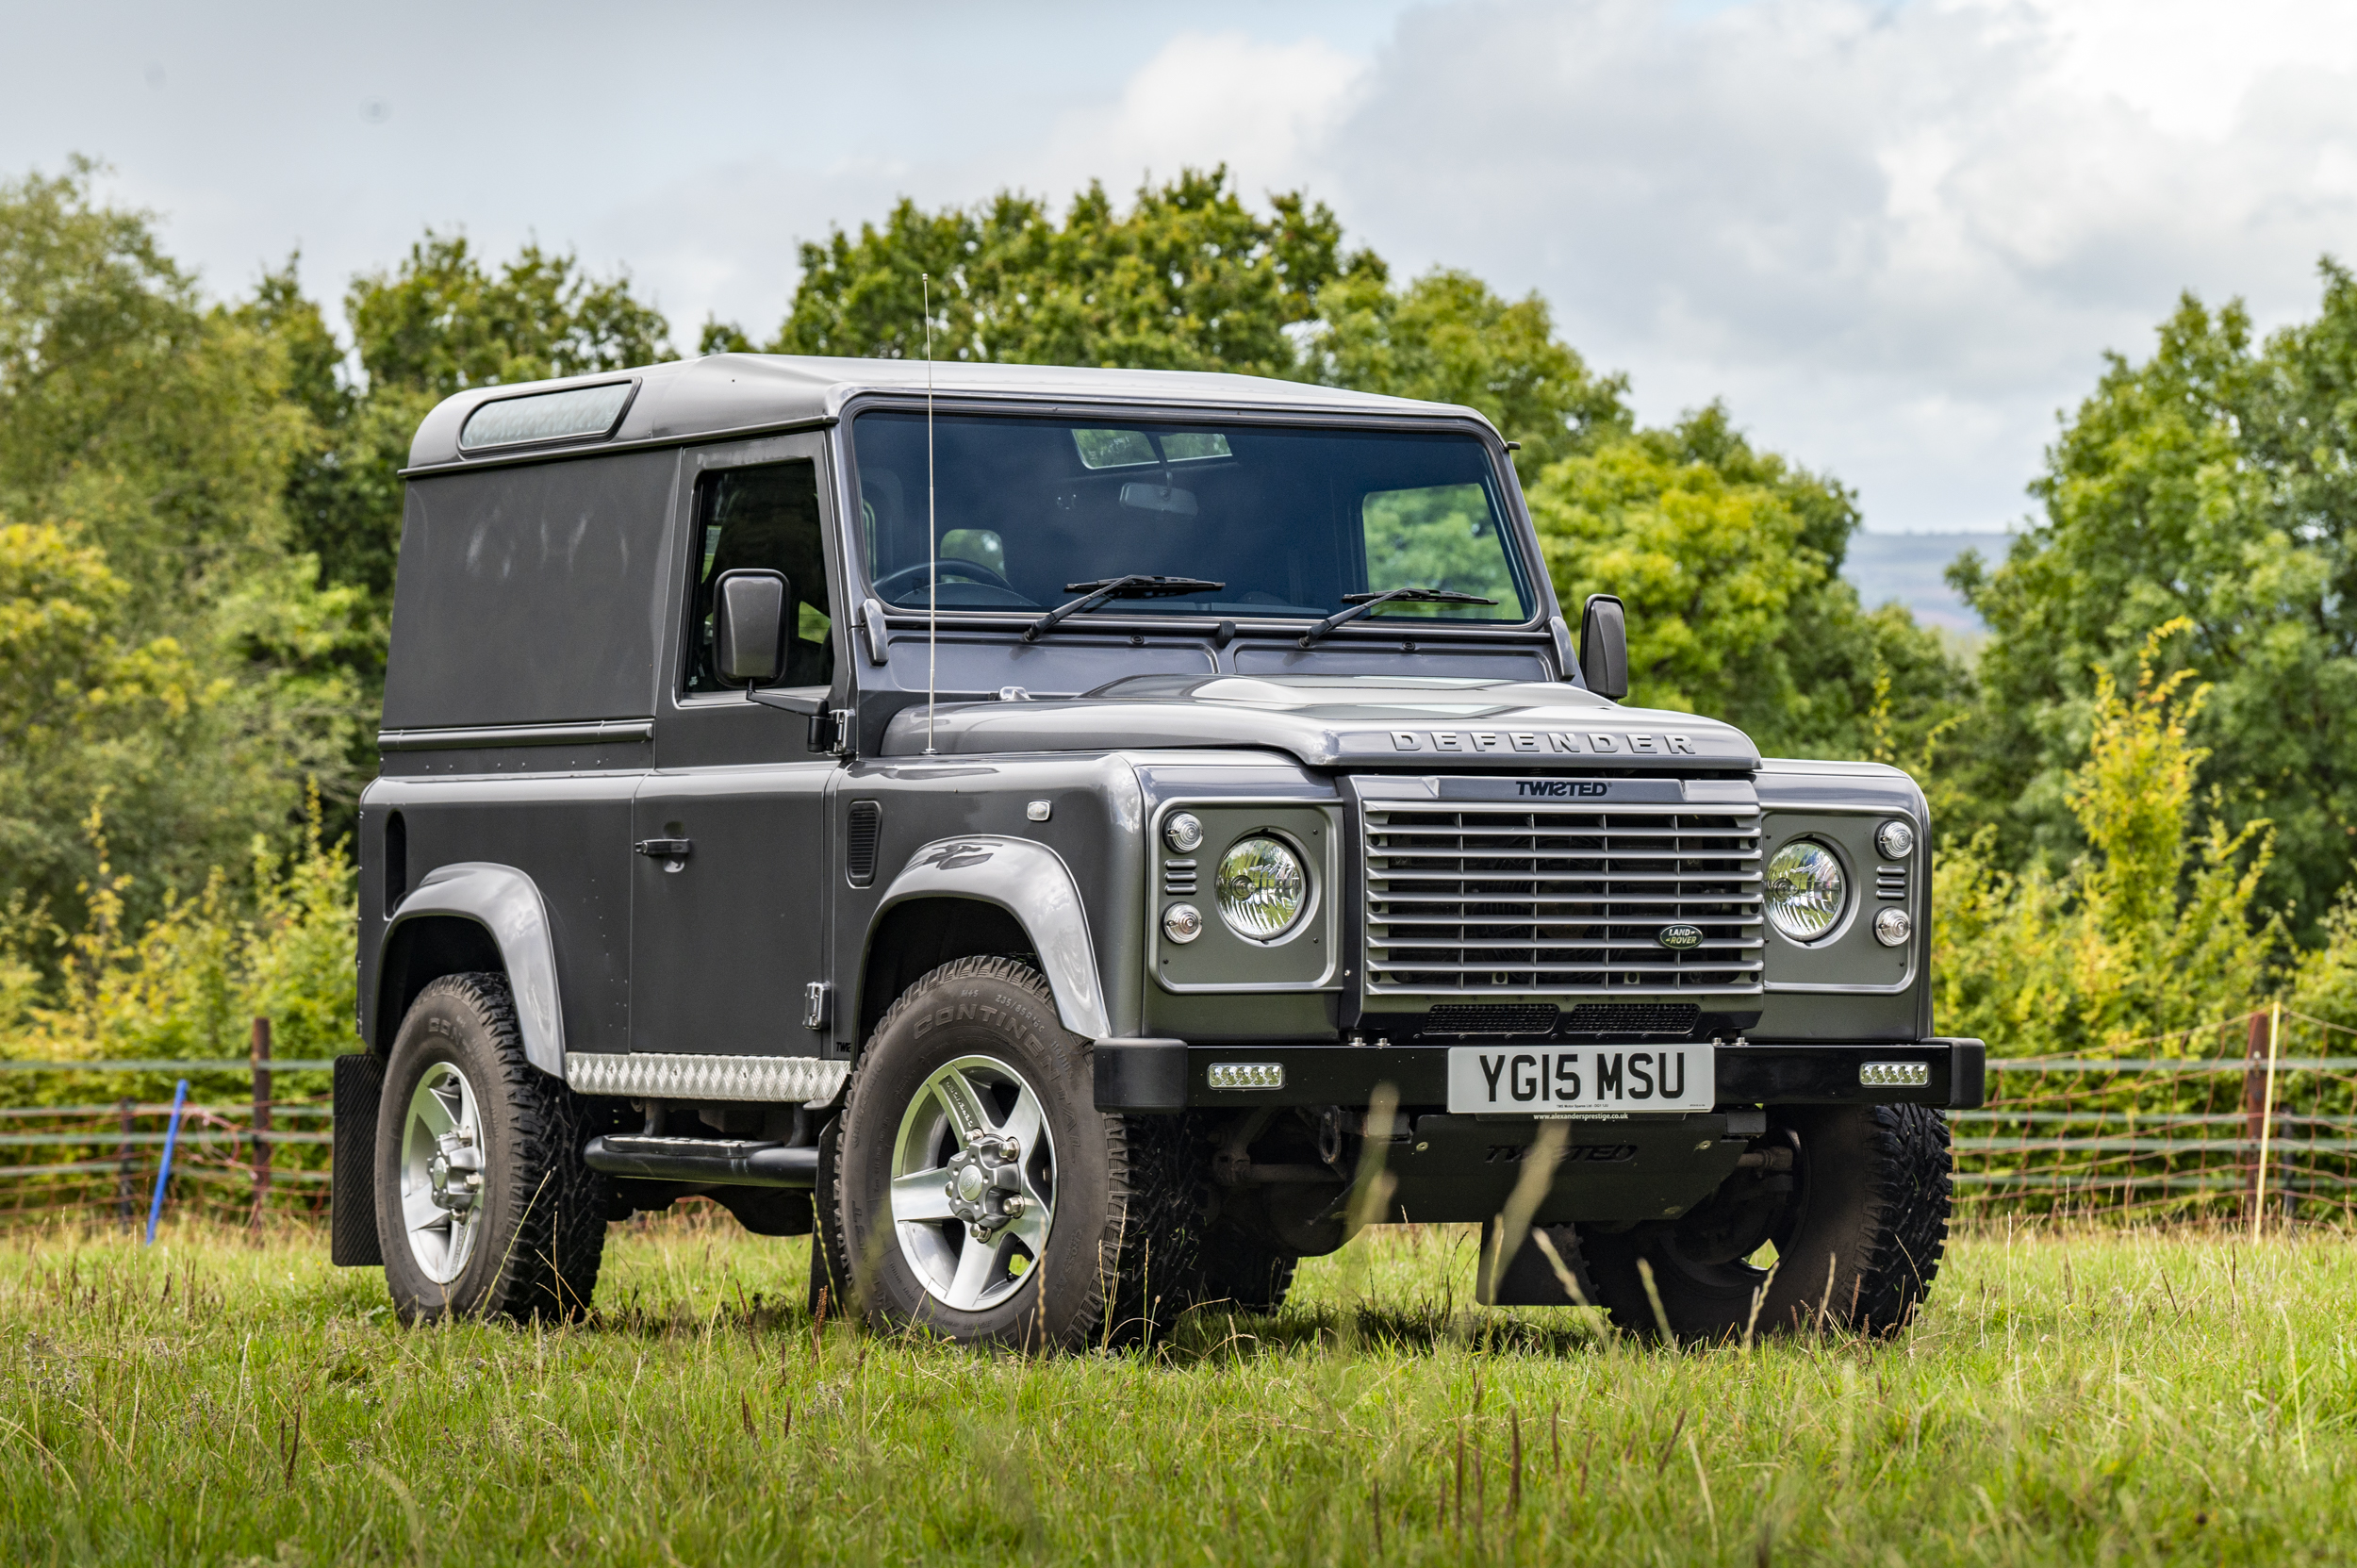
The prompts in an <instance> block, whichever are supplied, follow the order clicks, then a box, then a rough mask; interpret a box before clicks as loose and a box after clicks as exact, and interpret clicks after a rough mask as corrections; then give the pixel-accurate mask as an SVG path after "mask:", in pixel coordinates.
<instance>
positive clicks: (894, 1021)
mask: <svg viewBox="0 0 2357 1568" xmlns="http://www.w3.org/2000/svg"><path fill="white" fill-rule="evenodd" d="M1180 1120H1181V1118H1178V1117H1143V1116H1141V1117H1124V1116H1115V1115H1106V1114H1102V1113H1100V1112H1098V1111H1097V1109H1096V1088H1095V1081H1094V1076H1093V1073H1092V1070H1091V1064H1090V1061H1089V1055H1088V1044H1087V1042H1086V1041H1084V1040H1081V1039H1080V1038H1079V1037H1077V1036H1075V1035H1073V1034H1070V1033H1068V1032H1065V1030H1064V1029H1063V1025H1062V1023H1061V1022H1059V1021H1058V1018H1057V1015H1056V1004H1055V999H1054V998H1053V996H1052V995H1051V994H1050V993H1049V991H1048V988H1047V981H1046V980H1044V979H1043V978H1041V976H1040V975H1039V973H1038V972H1037V971H1036V970H1034V969H1031V968H1030V967H1028V966H1024V965H1021V964H1018V963H1016V962H1014V960H1012V959H1004V958H965V959H959V960H957V961H956V962H954V963H951V964H947V965H944V966H942V967H940V968H938V969H935V970H934V971H933V972H932V973H931V974H929V975H927V976H926V977H925V978H924V979H922V980H920V981H918V982H916V983H915V985H913V986H911V987H910V988H909V989H908V990H907V991H906V992H905V993H904V994H902V996H901V997H900V999H899V1000H898V1001H896V1002H895V1003H893V1005H892V1008H891V1010H890V1011H889V1012H887V1013H886V1014H885V1015H883V1017H882V1020H881V1021H880V1022H879V1023H878V1024H877V1026H876V1032H875V1033H874V1035H873V1036H871V1037H870V1039H869V1040H868V1043H867V1048H866V1050H865V1053H864V1054H863V1055H862V1056H861V1058H860V1062H859V1065H858V1066H857V1068H855V1069H854V1071H853V1073H852V1076H851V1081H850V1084H849V1091H848V1098H847V1100H846V1103H845V1107H844V1111H843V1114H842V1117H841V1118H840V1122H839V1133H838V1137H839V1143H838V1146H837V1148H836V1151H835V1156H834V1159H833V1161H832V1182H831V1185H832V1188H833V1197H834V1208H835V1225H834V1232H835V1234H834V1237H833V1238H832V1239H833V1240H834V1241H835V1242H836V1244H837V1245H838V1246H840V1248H841V1254H840V1256H841V1263H840V1264H839V1265H838V1266H840V1267H841V1268H842V1269H844V1270H845V1271H846V1272H848V1274H849V1279H850V1280H851V1283H852V1289H853V1293H854V1296H855V1298H856V1300H857V1302H858V1303H859V1305H860V1306H861V1308H862V1309H863V1310H864V1312H865V1315H866V1318H867V1321H868V1322H869V1324H870V1325H871V1326H872V1327H875V1328H878V1329H896V1328H900V1327H903V1326H916V1327H922V1328H925V1329H931V1330H932V1331H934V1332H936V1333H939V1334H941V1335H943V1336H945V1337H947V1338H948V1339H951V1340H954V1341H957V1342H959V1343H961V1344H989V1345H1008V1346H1013V1347H1017V1348H1031V1347H1036V1348H1041V1349H1048V1348H1061V1349H1073V1348H1079V1347H1080V1346H1083V1345H1099V1344H1111V1345H1122V1344H1128V1343H1133V1342H1136V1341H1138V1340H1141V1339H1146V1338H1150V1337H1151V1336H1153V1335H1154V1334H1155V1333H1157V1332H1158V1331H1160V1330H1161V1329H1162V1328H1164V1327H1166V1326H1167V1325H1168V1323H1169V1322H1170V1320H1171V1319H1173V1318H1174V1317H1176V1315H1177V1314H1178V1311H1179V1309H1180V1307H1181V1306H1182V1305H1183V1301H1182V1291H1181V1290H1180V1289H1179V1288H1178V1287H1180V1286H1182V1285H1183V1283H1184V1281H1185V1280H1186V1279H1188V1278H1189V1277H1190V1275H1191V1272H1192V1270H1193V1268H1194V1266H1195V1244H1196V1239H1197V1238H1196V1235H1195V1224H1194V1216H1195V1213H1196V1198H1195V1195H1196V1186H1197V1183H1196V1180H1195V1170H1194V1161H1193V1160H1192V1159H1191V1157H1190V1150H1189V1149H1188V1147H1187V1146H1186V1142H1185V1139H1184V1137H1183V1133H1182V1131H1181V1129H1180V1127H1179V1126H1178V1123H1179V1122H1180Z"/></svg>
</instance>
